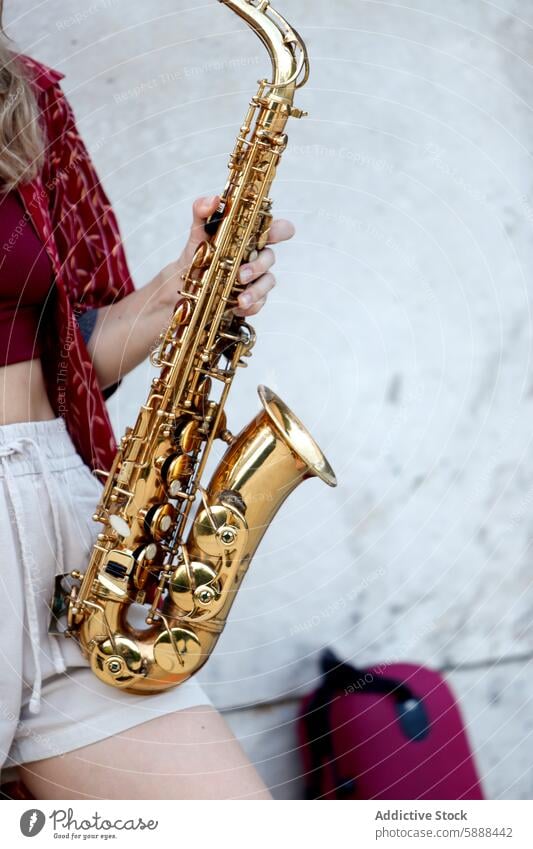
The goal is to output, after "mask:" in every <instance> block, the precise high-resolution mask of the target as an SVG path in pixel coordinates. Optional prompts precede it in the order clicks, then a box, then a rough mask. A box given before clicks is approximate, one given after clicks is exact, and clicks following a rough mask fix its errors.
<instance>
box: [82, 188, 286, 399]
mask: <svg viewBox="0 0 533 849" xmlns="http://www.w3.org/2000/svg"><path fill="white" fill-rule="evenodd" d="M219 201H220V198H219V197H213V198H199V199H198V200H196V201H195V202H194V205H193V222H192V226H191V232H190V234H189V238H188V240H187V244H186V245H185V248H184V249H183V252H182V254H181V256H180V258H179V259H178V260H177V261H176V262H171V263H169V265H166V266H165V268H163V269H162V270H161V271H160V272H159V274H157V275H156V276H155V277H154V279H153V280H151V281H150V283H148V284H147V285H146V286H142V287H141V288H140V289H136V290H135V291H133V292H131V293H130V294H129V295H127V296H126V297H125V298H122V299H121V300H120V301H118V302H117V303H116V304H111V305H109V306H106V307H101V308H100V309H99V310H98V316H97V320H96V325H95V328H94V330H93V333H92V335H91V338H90V339H89V342H88V345H87V347H88V351H89V354H90V355H91V358H92V361H93V365H94V368H95V369H96V373H97V375H98V380H99V381H100V385H101V386H102V387H103V388H105V387H106V386H110V385H112V384H114V383H116V381H117V380H119V379H120V378H121V377H122V376H123V375H124V374H127V373H128V372H129V371H131V370H132V369H133V368H135V366H137V365H138V364H139V363H141V362H142V361H143V360H144V359H146V357H147V356H148V354H149V352H150V351H151V350H152V349H153V347H154V345H156V344H157V342H158V339H159V334H160V333H161V332H162V331H165V330H166V328H167V326H168V322H169V321H170V317H171V315H172V312H173V311H174V308H175V305H176V301H177V300H178V299H179V291H180V289H181V287H182V279H181V275H182V274H183V273H184V272H185V271H187V269H188V268H189V266H190V264H191V261H192V258H193V256H194V253H195V251H196V248H197V247H198V245H199V244H200V242H203V241H204V240H205V238H206V234H205V230H204V224H205V222H206V219H207V218H209V216H210V215H211V214H212V213H213V212H214V211H215V209H216V208H217V206H218V204H219ZM293 236H294V226H293V224H291V222H290V221H283V220H281V219H280V220H278V221H273V222H272V225H271V227H270V231H269V238H268V244H269V245H275V244H277V243H278V242H284V241H286V240H287V239H291V238H292V237H293ZM274 262H275V256H274V252H273V251H272V249H271V248H265V249H264V250H262V251H260V252H259V255H258V257H257V259H255V260H254V261H253V262H250V263H247V264H245V265H243V266H242V267H241V269H240V271H239V274H240V278H241V281H242V282H243V283H246V284H247V285H246V289H245V290H244V291H243V292H242V293H241V294H240V295H239V305H238V307H236V308H235V310H234V312H235V314H236V315H239V316H249V315H255V314H256V313H258V312H259V310H260V309H261V308H262V307H263V306H264V304H265V302H266V299H267V295H268V293H269V292H270V290H271V289H272V288H273V287H274V286H275V284H276V280H275V278H274V275H273V274H272V272H271V268H272V266H273V265H274Z"/></svg>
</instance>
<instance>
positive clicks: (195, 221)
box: [191, 195, 220, 230]
mask: <svg viewBox="0 0 533 849" xmlns="http://www.w3.org/2000/svg"><path fill="white" fill-rule="evenodd" d="M219 203H220V196H219V195H213V196H212V197H203V198H197V199H196V200H195V201H194V203H193V205H192V227H191V229H192V230H197V229H198V228H200V227H202V228H203V226H204V222H205V220H206V218H209V216H210V215H212V214H213V212H214V211H215V209H216V208H217V206H218V204H219Z"/></svg>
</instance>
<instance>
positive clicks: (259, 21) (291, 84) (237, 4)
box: [220, 0, 309, 104]
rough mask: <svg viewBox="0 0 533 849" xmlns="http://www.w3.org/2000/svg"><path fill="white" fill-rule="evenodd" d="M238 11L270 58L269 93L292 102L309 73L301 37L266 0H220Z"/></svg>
mask: <svg viewBox="0 0 533 849" xmlns="http://www.w3.org/2000/svg"><path fill="white" fill-rule="evenodd" d="M220 2H221V3H224V5H225V6H228V7H229V8H230V9H231V10H232V11H233V12H235V13H236V14H237V15H239V17H240V18H242V19H243V20H244V21H246V23H247V24H248V26H250V27H251V29H253V30H254V32H255V33H256V35H257V36H258V37H259V38H260V39H261V41H262V42H263V44H264V45H265V47H266V49H267V50H268V52H269V54H270V58H271V60H272V81H271V82H269V83H267V85H268V86H269V87H270V89H271V92H272V95H273V96H274V97H275V98H276V99H279V100H283V101H286V102H288V103H291V104H292V101H293V99H294V93H295V90H296V89H297V88H300V87H301V86H303V85H305V83H306V82H307V79H308V77H309V57H308V54H307V48H306V46H305V42H304V41H303V39H302V37H301V36H300V35H299V34H298V33H297V32H296V30H295V29H294V28H293V27H291V25H290V24H289V23H288V22H287V21H286V20H285V18H283V17H282V16H281V15H280V14H279V12H277V11H276V10H275V9H273V8H272V6H271V5H270V2H269V0H220Z"/></svg>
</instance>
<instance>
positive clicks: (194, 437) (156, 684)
mask: <svg viewBox="0 0 533 849" xmlns="http://www.w3.org/2000/svg"><path fill="white" fill-rule="evenodd" d="M221 2H223V3H225V5H226V6H229V8H230V9H232V10H233V11H234V12H236V14H237V15H239V16H240V17H241V18H243V19H244V20H245V21H246V23H247V24H249V25H250V26H251V27H252V29H253V30H255V32H256V33H257V35H258V36H259V38H260V39H261V41H262V42H263V43H264V45H265V46H266V48H267V50H268V52H269V53H270V56H271V59H272V65H273V72H274V75H273V80H272V82H268V81H267V80H263V81H262V82H260V85H259V91H258V93H257V95H256V96H255V97H254V98H253V99H252V102H251V104H250V107H249V109H248V112H247V114H246V117H245V119H244V123H243V125H242V126H241V128H240V132H239V136H238V139H237V143H236V146H235V149H234V151H233V153H232V155H231V158H230V163H229V169H230V174H229V179H228V182H227V184H226V187H225V189H224V192H223V194H222V196H221V198H222V200H221V204H220V206H219V208H218V210H217V211H216V212H215V214H214V216H212V218H211V219H210V220H209V222H208V223H207V225H206V233H207V238H206V240H205V241H204V242H202V244H201V245H200V246H199V247H198V249H197V251H196V254H195V256H194V259H193V261H192V263H191V266H190V268H189V270H188V271H187V273H186V274H185V275H184V276H183V281H184V282H183V290H182V291H181V292H180V293H179V300H178V302H177V304H176V307H175V311H174V314H173V316H172V319H171V321H170V324H169V326H168V328H167V330H166V332H165V333H162V334H161V337H160V338H161V344H160V346H159V348H158V350H157V352H156V353H154V354H152V363H153V364H154V365H155V366H157V368H158V369H159V370H160V371H159V376H158V377H156V378H154V379H153V380H152V383H151V388H150V392H149V395H148V398H147V400H146V403H145V404H143V406H142V407H141V409H140V411H139V414H138V417H137V421H136V422H135V425H134V426H133V427H128V428H127V429H126V432H125V434H124V436H123V437H122V439H121V441H120V444H119V446H118V450H117V454H116V456H115V460H114V462H113V466H112V468H111V471H110V472H109V474H106V473H105V472H101V474H103V475H106V477H107V479H106V483H105V485H104V488H103V491H102V496H101V499H100V502H99V504H98V506H97V508H96V512H95V514H94V516H93V518H94V520H95V521H97V522H101V523H102V525H103V528H102V531H101V533H99V534H98V537H97V539H96V542H95V544H94V547H93V550H92V554H91V557H90V561H89V564H88V567H87V570H86V571H85V573H84V574H81V573H79V572H72V573H71V576H72V578H73V579H74V581H73V582H72V585H71V587H70V588H69V589H70V592H69V594H68V598H67V600H66V606H67V628H66V630H65V633H66V634H67V635H68V636H70V637H75V638H76V640H77V641H78V642H79V644H80V647H81V649H82V651H83V653H84V654H85V656H86V657H87V658H88V660H89V662H90V665H91V668H92V669H93V671H94V672H95V673H96V675H97V676H98V677H99V678H100V679H101V680H102V681H104V682H106V683H107V684H112V685H113V686H115V687H121V688H123V689H125V690H128V691H130V692H132V693H153V692H158V691H160V690H165V689H167V688H168V687H173V686H175V685H177V684H180V683H181V682H182V681H185V680H186V679H187V678H189V677H190V676H191V675H193V674H194V673H195V672H196V671H197V670H198V669H199V668H200V667H201V666H202V665H203V664H204V663H205V661H206V660H207V659H208V657H209V655H210V654H211V652H212V651H213V648H214V647H215V645H216V642H217V640H218V637H219V634H220V633H221V631H222V629H223V628H224V624H225V622H226V618H227V616H228V613H229V610H230V608H231V605H232V603H233V601H234V599H235V596H236V593H237V591H238V589H239V587H240V584H241V581H242V580H243V577H244V575H245V573H246V570H247V568H248V566H249V564H250V561H251V559H252V557H253V555H254V553H255V550H256V548H257V546H258V545H259V542H260V541H261V538H262V537H263V534H264V533H265V531H266V529H267V528H268V526H269V524H270V522H271V520H272V519H273V517H274V515H275V514H276V512H277V511H278V509H279V507H280V506H281V504H282V503H283V502H284V501H285V499H286V498H287V496H288V495H289V493H290V492H292V490H293V489H295V487H296V486H297V485H298V484H299V483H300V482H301V481H303V480H305V479H306V478H309V477H319V478H321V479H322V480H323V481H325V483H327V484H329V485H330V486H335V485H336V480H335V475H334V473H333V471H332V469H331V467H330V465H329V463H328V461H327V460H326V458H325V456H324V454H323V453H322V451H321V450H320V448H319V447H318V445H317V444H316V443H315V441H314V440H313V438H312V437H311V436H310V435H309V433H308V432H307V430H306V429H305V428H304V426H303V425H302V424H301V422H300V421H299V420H298V419H297V418H296V416H295V415H294V414H293V413H292V412H291V410H290V409H289V408H288V407H287V406H286V405H285V404H284V403H283V401H282V400H281V399H280V398H278V397H277V395H275V394H274V392H272V391H271V390H269V389H267V388H266V387H264V386H260V387H259V390H258V391H259V397H260V399H261V403H262V409H261V410H260V412H259V413H258V415H257V416H256V417H255V419H253V421H251V422H250V424H249V425H248V426H247V427H245V428H244V430H243V431H241V433H240V434H239V435H238V436H237V437H234V436H232V434H231V433H230V432H229V431H228V429H227V427H226V417H225V413H224V406H225V403H226V399H227V397H228V393H229V391H230V387H231V385H232V383H233V378H234V377H235V374H236V372H237V369H238V368H239V367H240V366H245V365H246V362H245V358H246V357H249V356H250V354H251V350H252V348H253V345H254V342H255V334H254V331H253V328H252V327H251V326H250V325H249V324H248V323H247V322H246V321H245V320H244V319H242V318H239V317H237V316H235V315H234V314H233V307H235V305H236V299H237V296H238V294H239V293H240V291H242V288H243V287H242V286H241V285H240V283H239V281H238V271H239V267H240V265H241V263H242V262H243V261H249V260H253V259H254V258H255V255H256V254H257V252H258V251H259V250H261V249H262V248H263V247H264V246H265V244H266V241H267V233H268V229H269V227H270V224H271V221H272V215H271V209H272V201H271V200H270V199H269V197H268V195H269V191H270V187H271V185H272V182H273V180H274V176H275V174H276V169H277V166H278V164H279V161H280V158H281V155H282V153H283V151H284V150H285V147H286V144H287V136H286V135H285V133H284V129H285V125H286V123H287V120H288V119H289V117H291V116H293V117H298V118H299V117H301V116H302V115H303V114H304V113H302V111H301V110H299V109H297V108H296V107H294V106H293V98H294V94H295V91H296V89H298V88H299V87H300V86H302V85H303V84H304V83H305V82H306V80H307V78H308V70H309V65H308V57H307V51H306V48H305V45H304V43H303V41H302V39H301V38H300V36H299V35H298V33H297V32H296V31H295V30H294V29H293V28H292V27H291V26H290V25H289V24H288V23H287V21H285V19H284V18H282V17H281V15H279V14H278V12H276V11H275V10H274V9H272V8H271V6H270V4H269V2H268V0H221ZM216 439H221V440H223V441H224V442H226V443H227V444H228V448H227V450H226V452H225V454H224V456H223V458H222V460H221V461H220V463H219V465H218V468H217V469H216V471H215V472H214V474H213V476H212V478H211V481H210V483H209V486H208V487H207V488H204V487H203V486H202V485H201V483H200V481H201V479H202V475H203V473H204V469H205V466H206V462H207V460H208V457H209V455H210V453H211V448H212V447H213V443H214V441H215V440H216ZM196 501H198V508H197V511H196V515H195V516H194V518H192V517H191V516H190V514H191V509H192V508H193V505H194V503H195V502H196ZM134 604H140V605H143V606H144V611H145V613H146V616H145V621H144V626H143V627H136V626H135V625H134V624H133V623H132V622H131V621H130V620H131V613H132V610H131V606H132V605H134Z"/></svg>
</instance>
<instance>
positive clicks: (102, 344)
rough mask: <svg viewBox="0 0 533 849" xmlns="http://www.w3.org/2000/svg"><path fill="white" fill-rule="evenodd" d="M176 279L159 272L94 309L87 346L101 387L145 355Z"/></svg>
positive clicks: (169, 306)
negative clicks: (95, 317)
mask: <svg viewBox="0 0 533 849" xmlns="http://www.w3.org/2000/svg"><path fill="white" fill-rule="evenodd" d="M180 283H181V281H180V279H179V275H176V276H173V278H172V279H168V277H165V275H164V274H163V273H162V274H160V275H158V276H157V277H156V278H154V279H153V280H152V281H151V282H150V283H148V284H147V285H146V286H143V287H142V288H140V289H136V290H135V291H134V292H132V293H131V294H130V295H127V296H126V297H125V298H122V299H121V300H120V301H117V303H115V304H111V305H110V306H106V307H101V308H99V309H98V314H97V319H96V324H95V327H94V330H93V332H92V333H91V337H90V339H89V342H88V344H87V349H88V351H89V354H90V356H91V359H92V362H93V366H94V368H95V371H96V375H97V377H98V381H99V383H100V386H101V387H102V389H105V388H107V387H108V386H111V385H113V384H114V383H116V382H117V381H118V380H120V378H121V377H123V376H124V375H125V374H127V373H128V372H130V371H131V370H132V369H134V368H135V366H137V365H139V363H141V362H143V360H145V359H146V357H147V356H148V354H149V353H150V351H151V350H152V349H153V348H154V346H155V345H156V344H157V342H158V341H159V334H160V333H161V332H162V331H163V330H166V328H167V326H168V323H169V320H170V317H171V315H172V311H173V308H174V305H175V302H176V300H177V299H178V297H179V287H180Z"/></svg>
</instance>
